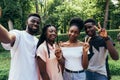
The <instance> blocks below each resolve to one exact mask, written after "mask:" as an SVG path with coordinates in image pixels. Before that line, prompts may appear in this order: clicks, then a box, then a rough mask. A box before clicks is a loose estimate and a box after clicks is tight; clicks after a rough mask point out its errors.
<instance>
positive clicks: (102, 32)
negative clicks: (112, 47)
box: [95, 22, 108, 38]
mask: <svg viewBox="0 0 120 80" xmlns="http://www.w3.org/2000/svg"><path fill="white" fill-rule="evenodd" d="M95 28H96V29H97V30H98V32H99V35H100V36H101V37H103V38H105V37H108V34H107V31H106V29H105V28H101V25H100V22H98V27H96V26H95Z"/></svg>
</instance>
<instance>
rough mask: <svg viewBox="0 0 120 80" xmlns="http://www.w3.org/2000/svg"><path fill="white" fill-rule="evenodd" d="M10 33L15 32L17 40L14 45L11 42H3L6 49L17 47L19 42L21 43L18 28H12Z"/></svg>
mask: <svg viewBox="0 0 120 80" xmlns="http://www.w3.org/2000/svg"><path fill="white" fill-rule="evenodd" d="M9 33H11V34H15V36H16V40H15V42H14V45H13V46H11V44H10V43H7V44H6V43H1V45H2V47H3V48H4V49H6V50H11V49H15V48H16V47H17V46H18V44H19V39H20V33H19V31H18V30H12V31H10V32H9Z"/></svg>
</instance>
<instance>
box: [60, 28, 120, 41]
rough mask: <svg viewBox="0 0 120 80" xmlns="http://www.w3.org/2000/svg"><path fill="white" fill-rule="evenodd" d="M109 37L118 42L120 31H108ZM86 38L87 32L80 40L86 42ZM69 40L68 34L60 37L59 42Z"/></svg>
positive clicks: (81, 35)
mask: <svg viewBox="0 0 120 80" xmlns="http://www.w3.org/2000/svg"><path fill="white" fill-rule="evenodd" d="M107 32H108V35H109V36H110V37H111V38H112V40H114V41H117V34H118V33H119V32H120V29H116V30H108V31H107ZM84 37H85V32H81V33H80V36H79V39H80V40H81V41H83V40H84ZM66 40H68V37H67V34H61V35H59V36H58V41H66Z"/></svg>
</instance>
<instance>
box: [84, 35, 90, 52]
mask: <svg viewBox="0 0 120 80" xmlns="http://www.w3.org/2000/svg"><path fill="white" fill-rule="evenodd" d="M90 39H91V37H85V42H84V45H83V52H88V50H89V48H90V45H89V41H90Z"/></svg>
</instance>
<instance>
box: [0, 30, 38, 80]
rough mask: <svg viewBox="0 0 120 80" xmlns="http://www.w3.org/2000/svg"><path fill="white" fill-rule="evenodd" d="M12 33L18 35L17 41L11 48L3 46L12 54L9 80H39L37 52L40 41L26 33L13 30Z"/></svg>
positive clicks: (6, 45)
mask: <svg viewBox="0 0 120 80" xmlns="http://www.w3.org/2000/svg"><path fill="white" fill-rule="evenodd" d="M10 33H14V34H15V35H16V41H15V43H14V45H13V47H11V46H10V45H9V44H3V43H2V45H3V47H4V48H5V49H7V50H10V52H11V65H10V72H9V79H8V80H38V74H37V68H36V62H35V51H36V45H37V42H38V39H37V38H35V37H34V36H32V35H30V34H28V33H27V32H26V31H18V30H13V31H10Z"/></svg>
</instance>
